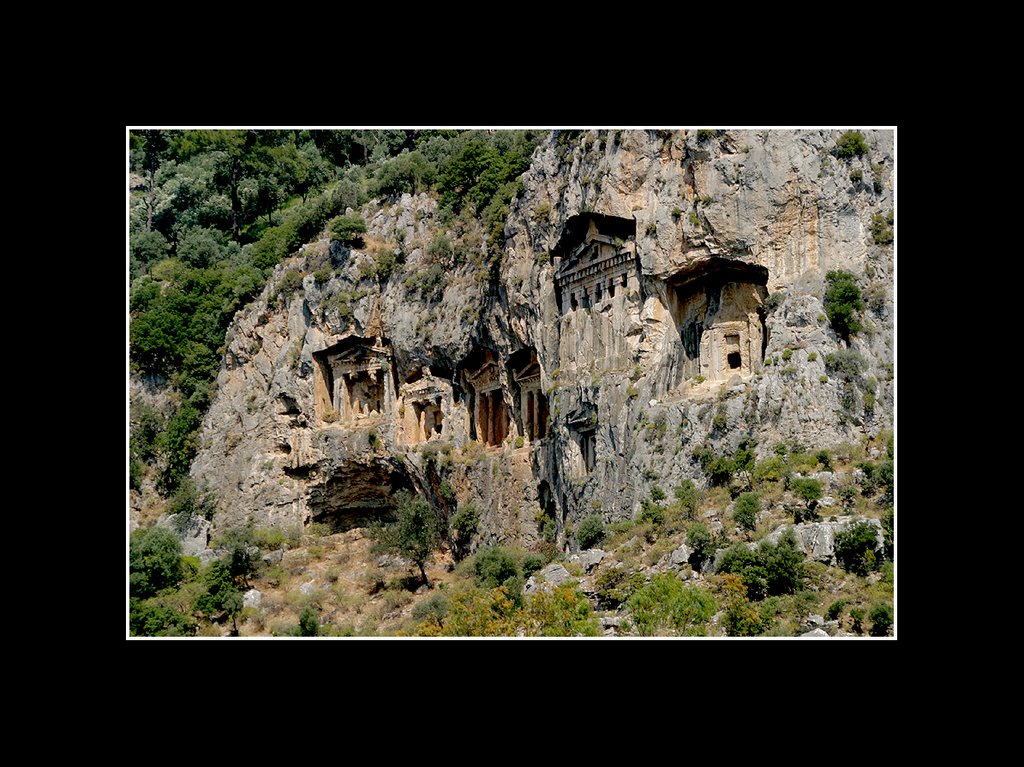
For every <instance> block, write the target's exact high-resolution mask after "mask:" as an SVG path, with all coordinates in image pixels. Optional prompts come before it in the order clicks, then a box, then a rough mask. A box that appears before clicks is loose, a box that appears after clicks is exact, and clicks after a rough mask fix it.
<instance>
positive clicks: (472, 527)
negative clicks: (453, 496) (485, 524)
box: [450, 502, 480, 560]
mask: <svg viewBox="0 0 1024 767" xmlns="http://www.w3.org/2000/svg"><path fill="white" fill-rule="evenodd" d="M479 522H480V511H479V509H477V507H476V504H474V503H472V502H470V503H465V504H460V505H459V507H458V509H457V510H456V512H455V514H453V515H452V519H451V533H450V534H451V538H452V554H453V555H454V556H455V559H456V560H459V559H462V557H463V556H465V551H466V547H467V546H469V541H470V539H471V538H472V537H473V534H474V533H476V526H477V525H478V524H479Z"/></svg>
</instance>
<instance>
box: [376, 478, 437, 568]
mask: <svg viewBox="0 0 1024 767" xmlns="http://www.w3.org/2000/svg"><path fill="white" fill-rule="evenodd" d="M443 530H444V528H443V526H442V524H441V520H440V519H439V517H438V515H437V512H436V511H434V509H433V508H431V506H430V504H429V503H427V502H426V501H425V500H424V499H423V498H419V497H416V496H413V495H411V494H410V493H408V492H401V493H399V495H398V507H397V509H396V510H395V519H394V521H393V522H390V523H387V524H382V523H380V522H377V523H376V524H374V525H373V526H372V527H371V528H370V537H371V538H373V540H374V541H375V544H376V545H375V549H376V550H378V551H381V552H385V553H389V554H397V555H399V556H402V557H405V558H406V559H410V560H412V561H413V562H414V563H415V564H416V566H417V567H418V568H419V570H420V576H421V577H422V578H423V583H425V584H426V585H427V586H428V587H429V586H430V582H429V581H428V580H427V571H426V563H427V560H428V559H429V558H430V555H431V553H432V552H434V551H436V550H437V549H438V547H440V545H441V539H442V535H443Z"/></svg>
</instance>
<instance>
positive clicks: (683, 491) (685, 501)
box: [673, 479, 700, 519]
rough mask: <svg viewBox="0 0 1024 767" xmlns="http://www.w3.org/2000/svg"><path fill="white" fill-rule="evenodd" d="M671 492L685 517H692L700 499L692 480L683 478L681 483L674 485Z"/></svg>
mask: <svg viewBox="0 0 1024 767" xmlns="http://www.w3.org/2000/svg"><path fill="white" fill-rule="evenodd" d="M673 493H674V494H675V496H676V502H677V503H678V505H679V506H680V508H681V509H682V510H683V514H684V515H685V516H686V517H687V519H693V517H694V515H695V514H696V513H697V504H698V502H699V500H700V496H699V494H698V493H697V487H696V486H695V485H694V484H693V480H692V479H686V480H683V482H682V484H680V485H679V486H678V487H676V488H675V490H674V491H673Z"/></svg>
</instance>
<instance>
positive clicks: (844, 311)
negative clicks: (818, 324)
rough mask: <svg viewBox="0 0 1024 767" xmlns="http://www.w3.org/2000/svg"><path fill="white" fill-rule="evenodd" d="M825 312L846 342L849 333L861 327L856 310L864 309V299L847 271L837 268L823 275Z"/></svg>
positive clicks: (834, 328) (848, 340)
mask: <svg viewBox="0 0 1024 767" xmlns="http://www.w3.org/2000/svg"><path fill="white" fill-rule="evenodd" d="M825 282H826V290H825V314H827V315H828V319H829V322H831V323H832V329H833V330H835V331H836V333H837V334H838V335H839V337H840V338H842V339H843V340H844V341H846V342H847V343H849V342H850V335H851V334H853V333H856V332H858V331H859V330H860V329H861V323H860V319H859V318H858V316H857V315H858V312H861V311H863V310H864V300H863V299H862V298H861V295H860V288H859V287H857V282H856V278H855V277H854V276H853V275H852V274H851V273H850V272H847V271H843V270H842V269H837V270H833V271H831V272H829V273H828V274H826V275H825Z"/></svg>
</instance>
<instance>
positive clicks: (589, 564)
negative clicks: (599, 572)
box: [569, 549, 607, 573]
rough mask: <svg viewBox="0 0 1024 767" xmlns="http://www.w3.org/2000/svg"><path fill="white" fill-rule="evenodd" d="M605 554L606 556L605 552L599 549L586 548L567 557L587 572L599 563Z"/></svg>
mask: <svg viewBox="0 0 1024 767" xmlns="http://www.w3.org/2000/svg"><path fill="white" fill-rule="evenodd" d="M605 556H607V552H605V551H602V550H601V549H586V550H585V551H581V552H579V553H578V554H573V555H572V556H571V557H569V561H570V562H575V563H576V564H578V565H579V566H580V567H582V568H583V571H584V572H586V573H589V572H590V571H591V570H593V569H594V568H595V567H597V566H598V565H599V564H601V560H602V559H604V558H605Z"/></svg>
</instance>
